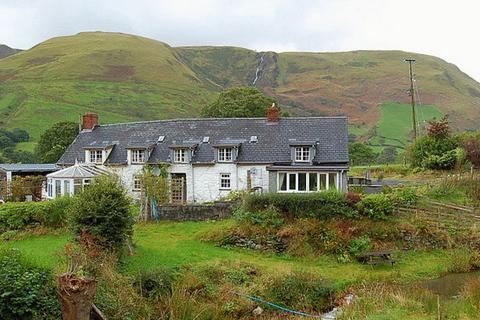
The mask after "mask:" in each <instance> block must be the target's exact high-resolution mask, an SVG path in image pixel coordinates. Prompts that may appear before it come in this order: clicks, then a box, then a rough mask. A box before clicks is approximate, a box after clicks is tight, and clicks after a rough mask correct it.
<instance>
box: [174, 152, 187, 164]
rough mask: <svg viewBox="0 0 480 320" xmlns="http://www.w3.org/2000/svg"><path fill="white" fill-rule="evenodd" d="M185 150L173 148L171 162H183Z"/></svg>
mask: <svg viewBox="0 0 480 320" xmlns="http://www.w3.org/2000/svg"><path fill="white" fill-rule="evenodd" d="M185 151H186V150H185V149H175V150H173V162H179V163H185V162H186V161H185V160H186V157H185V156H186V152H185Z"/></svg>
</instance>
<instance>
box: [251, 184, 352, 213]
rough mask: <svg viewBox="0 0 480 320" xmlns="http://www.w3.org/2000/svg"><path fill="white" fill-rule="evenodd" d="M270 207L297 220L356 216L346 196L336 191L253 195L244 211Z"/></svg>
mask: <svg viewBox="0 0 480 320" xmlns="http://www.w3.org/2000/svg"><path fill="white" fill-rule="evenodd" d="M270 206H273V207H275V208H276V209H278V210H279V211H280V212H282V213H286V214H289V215H292V216H294V217H296V218H303V217H315V218H321V219H322V218H329V217H334V216H346V217H352V216H354V215H355V212H354V211H353V210H352V208H351V207H350V206H349V204H348V201H347V197H346V195H345V194H344V193H341V192H336V191H325V192H314V193H291V194H284V193H266V194H260V195H256V194H251V195H248V196H247V197H245V199H244V202H243V209H245V210H247V211H260V210H263V209H266V208H268V207H270Z"/></svg>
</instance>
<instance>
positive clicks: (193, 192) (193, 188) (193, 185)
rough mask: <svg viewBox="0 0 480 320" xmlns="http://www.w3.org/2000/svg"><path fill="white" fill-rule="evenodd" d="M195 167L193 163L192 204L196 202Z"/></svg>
mask: <svg viewBox="0 0 480 320" xmlns="http://www.w3.org/2000/svg"><path fill="white" fill-rule="evenodd" d="M194 168H195V166H194V165H193V163H192V202H195V169H194Z"/></svg>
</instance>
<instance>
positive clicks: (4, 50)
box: [0, 44, 22, 59]
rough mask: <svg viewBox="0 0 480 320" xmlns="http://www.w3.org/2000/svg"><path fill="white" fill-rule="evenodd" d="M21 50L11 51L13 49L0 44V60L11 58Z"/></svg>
mask: <svg viewBox="0 0 480 320" xmlns="http://www.w3.org/2000/svg"><path fill="white" fill-rule="evenodd" d="M20 51H22V50H20V49H13V48H10V47H9V46H7V45H4V44H0V59H2V58H6V57H8V56H11V55H13V54H15V53H17V52H20Z"/></svg>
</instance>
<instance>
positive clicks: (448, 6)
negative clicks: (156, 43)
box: [0, 0, 480, 81]
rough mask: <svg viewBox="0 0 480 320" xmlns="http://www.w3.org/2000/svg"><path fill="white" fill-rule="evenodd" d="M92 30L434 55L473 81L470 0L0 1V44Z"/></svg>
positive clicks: (477, 26) (478, 13)
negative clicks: (452, 65) (466, 74)
mask: <svg viewBox="0 0 480 320" xmlns="http://www.w3.org/2000/svg"><path fill="white" fill-rule="evenodd" d="M93 30H101V31H118V32H125V33H132V34H137V35H142V36H146V37H150V38H154V39H157V40H160V41H164V42H167V43H168V44H170V45H172V46H179V45H233V46H241V47H246V48H251V49H255V50H258V51H262V50H272V51H277V52H282V51H348V50H357V49H399V50H405V51H413V52H419V53H426V54H432V55H436V56H438V57H440V58H443V59H445V60H447V61H448V62H452V63H454V64H456V65H458V66H459V67H460V68H461V69H462V70H463V71H465V72H466V73H468V74H469V75H470V76H472V77H473V78H475V79H476V80H479V81H480V59H479V57H478V56H479V52H478V51H479V50H478V49H480V44H479V43H480V41H479V36H478V33H479V30H480V1H475V0H455V1H446V0H436V1H435V0H416V1H415V0H403V1H394V0H366V1H363V0H357V1H355V0H317V1H314V0H311V1H310V0H291V1H287V0H276V1H275V0H251V1H250V0H244V1H243V0H235V1H231V0H223V1H221V0H191V1H186V0H185V1H184V0H171V1H162V0H135V1H127V0H83V1H82V0H78V1H74V0H0V43H4V44H7V45H9V46H11V47H16V48H21V49H27V48H30V47H32V46H33V45H35V44H37V43H39V42H41V41H44V40H46V39H49V38H52V37H55V36H59V35H71V34H75V33H77V32H81V31H93Z"/></svg>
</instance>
